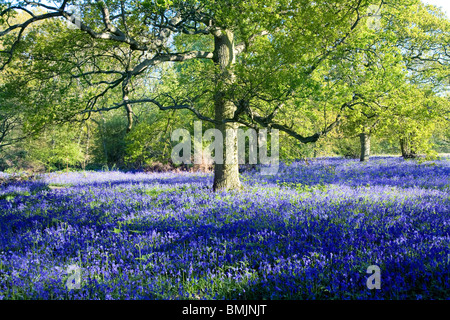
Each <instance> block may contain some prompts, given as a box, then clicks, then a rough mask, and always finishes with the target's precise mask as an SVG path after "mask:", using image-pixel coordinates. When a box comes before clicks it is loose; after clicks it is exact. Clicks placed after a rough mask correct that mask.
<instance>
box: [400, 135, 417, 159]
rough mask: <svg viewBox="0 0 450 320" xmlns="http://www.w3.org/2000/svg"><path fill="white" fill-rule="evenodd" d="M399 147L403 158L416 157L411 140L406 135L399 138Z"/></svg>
mask: <svg viewBox="0 0 450 320" xmlns="http://www.w3.org/2000/svg"><path fill="white" fill-rule="evenodd" d="M400 149H401V151H402V157H403V158H404V159H411V158H415V157H416V152H415V151H414V149H413V148H412V146H411V141H410V139H409V138H408V137H405V138H401V139H400Z"/></svg>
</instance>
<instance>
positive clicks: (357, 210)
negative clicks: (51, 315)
mask: <svg viewBox="0 0 450 320" xmlns="http://www.w3.org/2000/svg"><path fill="white" fill-rule="evenodd" d="M0 175H1V176H2V177H3V178H7V177H8V174H5V173H0ZM212 179H213V177H212V174H206V173H187V172H186V173H124V172H117V171H110V172H72V173H70V172H69V173H63V172H61V173H49V174H45V175H42V176H41V178H40V179H37V180H30V181H18V182H12V183H3V184H2V185H1V186H0V299H449V298H450V159H448V158H447V159H442V160H438V161H432V162H423V163H420V162H417V161H412V160H409V161H405V160H403V159H400V158H394V157H379V158H373V159H371V161H370V162H368V163H360V162H359V161H356V160H345V159H338V158H325V159H316V160H311V161H310V162H309V163H305V162H303V161H299V162H293V163H291V164H282V165H281V166H280V169H279V172H278V174H277V175H273V176H262V175H260V174H259V172H258V169H252V170H246V171H243V172H241V181H242V182H243V190H242V191H239V192H236V191H234V192H218V193H214V192H212V191H211V185H212ZM74 265H75V266H78V267H79V268H80V269H79V270H80V279H81V282H80V283H79V285H80V286H79V288H76V287H75V288H74V287H73V286H72V287H71V286H70V285H69V284H73V283H74V282H70V281H72V278H71V276H72V275H73V274H71V272H68V267H69V266H74ZM371 265H377V266H379V268H380V270H381V288H380V289H372V290H371V289H369V288H368V287H367V285H366V283H367V279H368V278H369V277H370V276H371V274H369V273H367V268H368V267H369V266H371ZM69 280H70V281H69Z"/></svg>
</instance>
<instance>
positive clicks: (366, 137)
mask: <svg viewBox="0 0 450 320" xmlns="http://www.w3.org/2000/svg"><path fill="white" fill-rule="evenodd" d="M359 141H360V143H361V155H360V157H359V160H360V161H369V157H370V134H369V133H367V132H363V133H361V134H360V135H359Z"/></svg>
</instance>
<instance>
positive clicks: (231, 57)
mask: <svg viewBox="0 0 450 320" xmlns="http://www.w3.org/2000/svg"><path fill="white" fill-rule="evenodd" d="M214 44H215V48H214V62H215V64H216V65H217V66H218V67H219V69H220V72H219V74H218V75H217V83H216V94H215V101H214V105H215V120H217V121H222V120H224V119H227V118H228V119H229V118H232V117H233V115H234V111H235V109H236V106H235V105H234V104H233V103H232V102H231V101H230V98H229V97H227V94H226V91H227V87H228V86H229V85H230V84H232V83H233V82H234V74H233V65H234V63H235V53H234V37H233V33H232V32H231V31H228V30H227V31H222V32H221V33H220V34H216V35H215V36H214ZM216 129H218V130H220V131H221V132H222V135H223V138H224V144H223V145H224V150H223V158H224V159H223V161H222V163H215V164H214V185H213V189H214V191H217V190H235V189H240V187H241V183H240V181H239V164H238V146H237V124H236V123H226V124H225V123H222V124H216Z"/></svg>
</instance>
